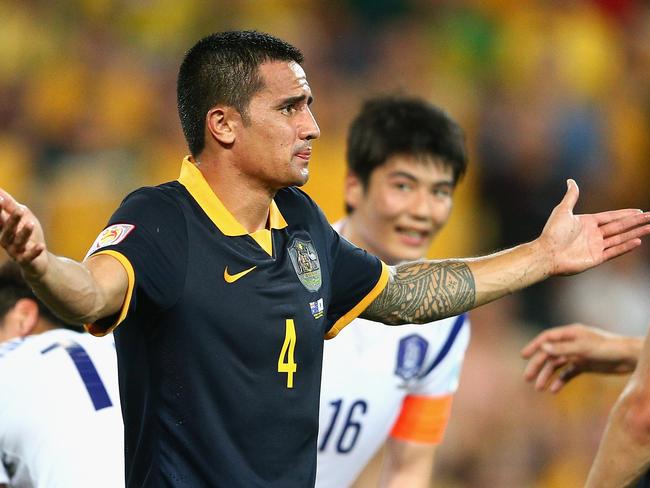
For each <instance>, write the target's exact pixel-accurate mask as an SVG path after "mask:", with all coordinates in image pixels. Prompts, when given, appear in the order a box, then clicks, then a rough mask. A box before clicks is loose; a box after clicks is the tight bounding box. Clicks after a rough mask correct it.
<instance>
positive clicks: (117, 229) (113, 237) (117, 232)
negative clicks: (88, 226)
mask: <svg viewBox="0 0 650 488" xmlns="http://www.w3.org/2000/svg"><path fill="white" fill-rule="evenodd" d="M133 229H135V225H133V224H113V225H109V226H108V227H106V228H105V229H104V230H103V231H101V232H100V234H99V235H98V236H97V239H95V242H93V244H92V246H90V249H89V250H88V253H87V254H86V257H85V259H88V257H89V256H90V255H91V254H93V253H94V252H95V251H97V250H98V249H101V248H103V247H107V246H114V245H115V244H119V243H120V242H122V241H123V240H124V239H126V236H128V235H129V234H130V233H131V231H132V230H133Z"/></svg>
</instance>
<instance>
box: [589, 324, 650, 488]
mask: <svg viewBox="0 0 650 488" xmlns="http://www.w3.org/2000/svg"><path fill="white" fill-rule="evenodd" d="M648 467H650V340H648V338H647V337H646V340H645V343H644V345H643V351H642V353H641V356H640V358H639V364H638V366H637V368H636V370H635V371H634V373H633V374H632V376H631V377H630V381H629V382H628V384H627V385H626V387H625V389H624V390H623V393H621V396H620V397H619V398H618V400H617V401H616V404H615V405H614V408H613V409H612V411H611V413H610V415H609V420H608V423H607V427H606V428H605V433H604V434H603V438H602V440H601V442H600V446H599V447H598V452H597V453H596V458H595V460H594V463H593V464H592V466H591V470H590V472H589V477H588V479H587V484H586V485H585V486H586V487H587V488H601V487H602V488H612V487H624V486H625V487H627V486H633V485H634V483H635V481H636V480H638V479H639V478H640V477H641V476H642V475H643V474H644V473H645V472H646V470H647V469H648Z"/></svg>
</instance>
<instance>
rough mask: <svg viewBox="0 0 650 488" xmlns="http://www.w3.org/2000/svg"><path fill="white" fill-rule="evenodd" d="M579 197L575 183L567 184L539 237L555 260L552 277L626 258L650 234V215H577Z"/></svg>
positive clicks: (628, 212) (636, 212) (620, 212)
mask: <svg viewBox="0 0 650 488" xmlns="http://www.w3.org/2000/svg"><path fill="white" fill-rule="evenodd" d="M578 196H579V190H578V185H577V184H576V182H575V181H573V180H567V192H566V194H565V195H564V198H563V199H562V201H561V202H560V203H559V204H558V205H557V206H556V207H555V208H554V209H553V212H552V213H551V215H550V217H549V218H548V221H547V222H546V225H545V226H544V230H543V231H542V234H541V236H540V237H539V242H540V244H541V245H542V246H543V248H544V249H545V250H546V251H547V252H549V253H550V255H551V257H552V258H551V259H552V263H551V274H553V275H571V274H576V273H580V272H582V271H584V270H586V269H589V268H592V267H594V266H597V265H599V264H601V263H603V262H605V261H608V260H610V259H612V258H615V257H617V256H620V255H622V254H625V253H627V252H629V251H631V250H632V249H634V248H636V247H637V246H639V245H640V244H641V237H643V236H645V235H647V234H649V233H650V213H648V212H641V211H640V210H637V209H624V210H612V211H609V212H601V213H597V214H585V215H574V214H573V208H574V207H575V204H576V202H577V201H578Z"/></svg>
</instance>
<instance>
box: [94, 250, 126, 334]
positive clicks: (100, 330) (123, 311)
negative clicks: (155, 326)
mask: <svg viewBox="0 0 650 488" xmlns="http://www.w3.org/2000/svg"><path fill="white" fill-rule="evenodd" d="M101 254H106V255H108V256H112V257H113V258H115V259H117V260H118V261H119V263H120V264H121V265H122V266H123V267H124V270H125V271H126V275H127V277H128V280H129V284H128V288H127V290H126V295H125V298H124V303H123V304H122V308H121V309H120V312H119V315H118V317H117V320H116V321H115V322H114V323H113V324H112V325H109V326H108V327H103V326H101V325H98V324H85V325H84V328H85V329H86V330H87V331H88V332H90V333H91V334H92V335H94V336H97V337H102V336H105V335H107V334H109V333H110V332H112V331H113V330H114V329H115V327H117V326H118V325H120V324H121V323H122V322H123V321H124V319H125V318H126V315H127V313H128V311H129V306H130V305H131V297H132V295H133V288H134V286H135V272H134V271H133V265H132V264H131V262H130V261H129V260H128V259H127V257H126V256H125V255H124V254H122V253H120V252H118V251H112V250H108V251H99V252H97V253H95V254H93V255H92V256H91V257H90V258H89V259H92V258H93V257H94V256H99V255H101Z"/></svg>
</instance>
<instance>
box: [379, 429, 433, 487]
mask: <svg viewBox="0 0 650 488" xmlns="http://www.w3.org/2000/svg"><path fill="white" fill-rule="evenodd" d="M386 445H387V452H386V455H385V456H384V465H383V469H382V473H381V480H380V482H379V486H380V487H381V488H400V487H404V486H408V487H409V488H428V487H429V486H431V478H432V475H433V463H434V458H435V452H436V446H435V445H431V444H420V443H416V442H409V441H399V440H396V439H393V438H390V439H388V441H387V443H386Z"/></svg>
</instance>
